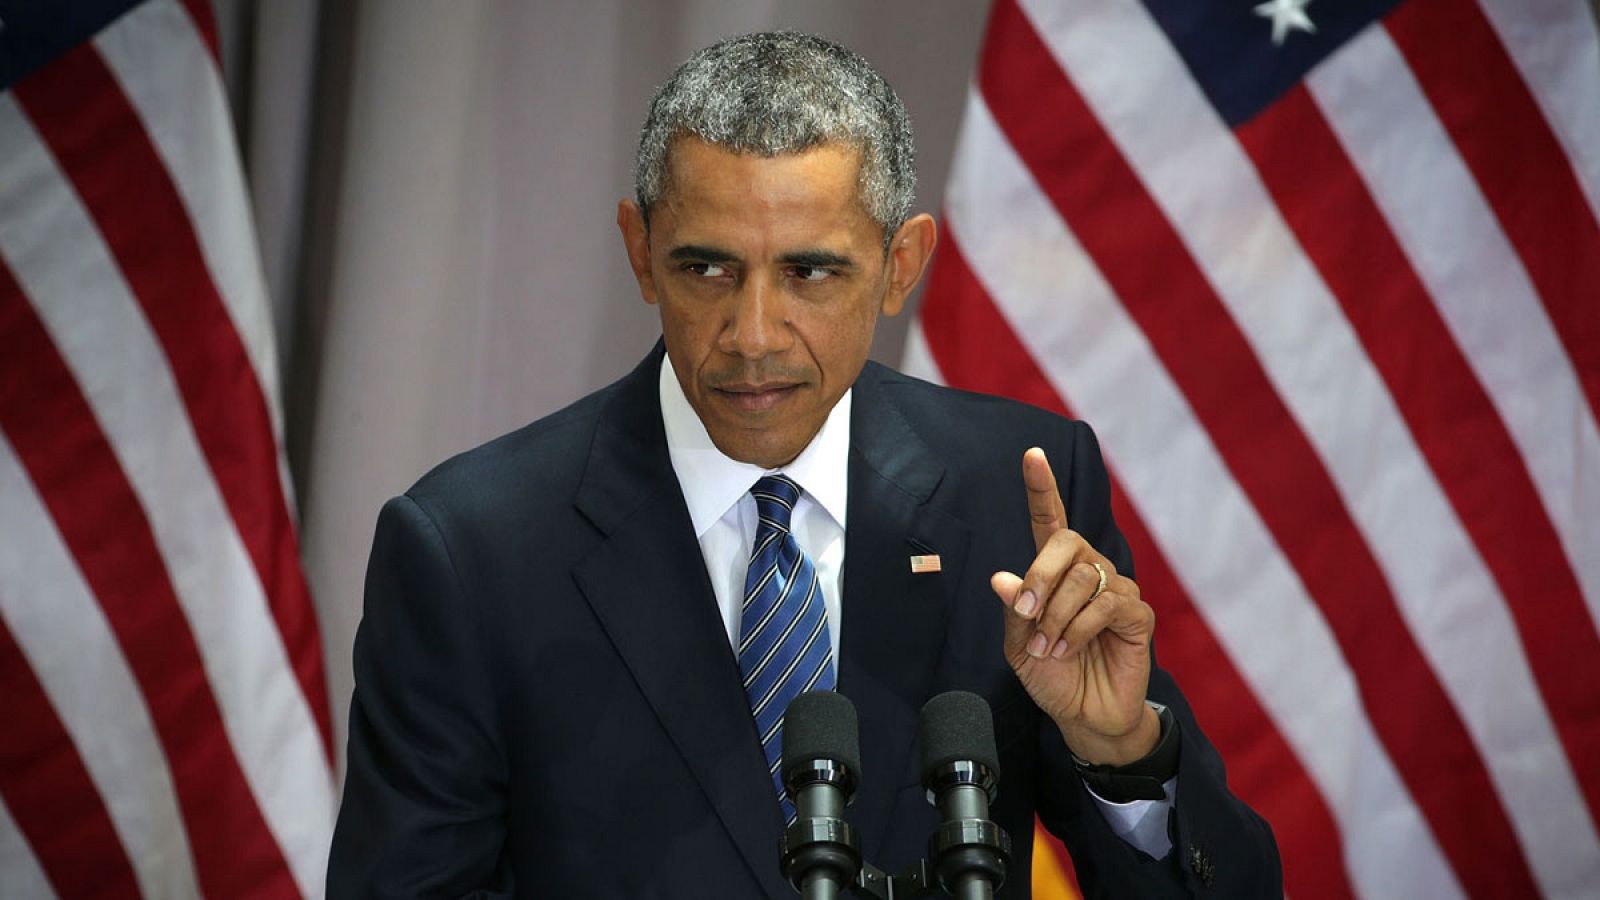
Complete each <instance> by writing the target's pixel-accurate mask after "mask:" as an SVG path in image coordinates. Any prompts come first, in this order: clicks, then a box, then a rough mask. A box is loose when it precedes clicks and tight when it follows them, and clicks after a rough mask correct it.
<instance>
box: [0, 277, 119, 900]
mask: <svg viewBox="0 0 1600 900" xmlns="http://www.w3.org/2000/svg"><path fill="white" fill-rule="evenodd" d="M5 277H6V275H5V272H4V269H3V263H0V281H3V279H4V278H5ZM5 290H6V287H5V286H4V285H3V284H0V292H4V291H5ZM40 599H42V598H40ZM29 601H30V602H32V601H33V598H29ZM0 697H4V698H5V704H6V722H5V729H6V739H5V740H3V741H0V799H3V800H4V801H5V804H6V808H7V809H9V810H10V811H11V817H12V818H13V819H15V820H16V823H17V829H18V830H19V831H21V832H22V836H23V837H24V838H25V839H27V842H28V845H29V846H30V847H31V848H32V850H33V855H34V857H35V858H36V859H38V860H39V867H40V868H42V869H43V870H44V874H45V877H46V878H48V879H49V881H50V886H51V887H52V888H54V889H55V892H56V894H57V895H58V896H62V897H91V896H93V897H133V898H137V897H139V896H140V894H139V882H138V880H137V879H136V878H135V877H134V874H133V865H132V864H131V863H130V862H128V852H127V850H125V849H123V846H122V841H121V839H120V838H118V837H117V831H116V829H115V828H114V827H112V825H111V816H110V814H108V813H107V812H106V807H105V803H104V802H103V801H102V800H101V799H100V792H99V791H98V790H96V789H95V786H94V782H93V781H91V780H90V779H89V772H88V770H87V769H85V768H84V766H83V758H82V757H80V756H79V755H78V748H77V747H76V746H74V745H73V743H72V737H71V736H70V735H68V734H67V728H66V726H65V725H63V724H62V722H61V717H60V716H58V715H56V710H55V707H54V706H52V705H51V704H50V697H49V695H47V694H46V693H45V689H44V685H42V684H40V683H39V679H38V677H37V676H36V675H34V673H33V669H32V668H31V667H30V666H29V665H28V660H27V659H26V658H24V657H23V655H22V648H21V647H19V646H17V641H16V638H15V637H13V636H12V634H11V629H10V628H8V627H7V626H6V621H5V619H4V617H0Z"/></svg>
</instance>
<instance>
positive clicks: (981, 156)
mask: <svg viewBox="0 0 1600 900" xmlns="http://www.w3.org/2000/svg"><path fill="white" fill-rule="evenodd" d="M1121 37H1122V36H1121V35H1119V34H1118V33H1116V32H1115V31H1112V32H1108V33H1105V34H1102V35H1101V36H1100V39H1102V40H1106V41H1108V42H1109V45H1110V46H1113V47H1115V46H1121V44H1120V40H1121ZM1125 62H1126V61H1125ZM946 203H947V204H948V206H949V223H948V224H949V230H950V232H951V233H952V234H953V235H954V238H953V239H954V240H957V241H959V242H960V243H961V247H962V249H963V250H964V251H965V254H966V257H967V259H968V260H970V261H971V266H972V270H973V274H974V275H975V276H976V277H977V278H978V280H979V281H980V282H981V283H982V284H983V285H984V288H985V290H986V291H987V292H988V294H989V296H990V297H991V298H993V300H994V302H995V303H996V305H997V306H998V307H999V308H1000V310H1001V313H1002V315H1004V316H1005V317H1006V318H1007V320H1008V321H1009V322H1010V323H1011V326H1012V328H1013V330H1014V331H1015V333H1016V334H1017V335H1018V337H1019V339H1021V340H1022V342H1023V343H1024V345H1025V346H1027V348H1028V350H1029V352H1030V354H1031V355H1032V357H1033V359H1034V360H1035V361H1037V362H1038V364H1039V365H1040V367H1041V368H1042V369H1043V371H1044V372H1045V374H1046V376H1047V377H1048V378H1049V379H1050V381H1051V382H1052V383H1053V384H1054V385H1055V387H1056V389H1057V390H1058V391H1060V392H1061V394H1062V395H1063V396H1064V397H1067V398H1068V399H1069V402H1070V403H1071V404H1072V405H1073V406H1074V407H1075V409H1076V411H1077V412H1078V413H1079V414H1081V415H1083V416H1084V417H1085V418H1087V419H1088V420H1090V421H1092V422H1094V424H1095V427H1096V428H1097V429H1098V431H1099V433H1100V436H1101V439H1102V443H1103V444H1104V446H1105V447H1106V448H1107V453H1108V455H1109V456H1110V457H1111V458H1113V459H1114V460H1115V461H1116V464H1117V469H1118V472H1119V473H1120V475H1121V476H1122V479H1123V485H1124V487H1125V488H1126V490H1127V491H1128V497H1129V500H1130V502H1131V503H1132V504H1133V505H1134V506H1135V507H1136V508H1137V509H1138V510H1139V514H1140V516H1141V518H1142V519H1143V520H1144V522H1145V524H1146V525H1148V526H1149V528H1150V532H1151V534H1152V536H1153V538H1154V539H1155V541H1156V542H1157V544H1159V545H1160V546H1161V548H1162V550H1163V552H1164V553H1165V555H1166V556H1167V557H1168V558H1169V559H1170V560H1171V562H1172V565H1173V570H1174V573H1175V574H1176V575H1177V577H1178V578H1179V579H1180V580H1181V581H1182V582H1183V584H1184V586H1185V589H1186V590H1187V591H1188V593H1189V595H1190V596H1191V597H1192V598H1193V599H1194V602H1195V605H1196V608H1197V610H1198V611H1199V613H1200V614H1201V615H1202V616H1203V617H1204V618H1205V619H1206V621H1207V622H1208V623H1209V625H1210V627H1211V629H1212V630H1213V631H1214V632H1215V633H1216V636H1217V639H1218V641H1219V642H1220V643H1221V644H1222V646H1223V647H1224V648H1225V649H1226V650H1227V652H1228V655H1229V657H1230V658H1231V659H1232V660H1233V661H1234V664H1235V665H1236V666H1238V668H1239V670H1240V672H1241V673H1242V674H1243V676H1244V677H1245V678H1246V680H1247V681H1248V682H1249V683H1250V684H1251V685H1252V686H1253V687H1254V689H1255V691H1256V692H1257V693H1258V695H1259V696H1260V698H1261V702H1262V705H1263V706H1264V707H1265V708H1266V709H1267V711H1268V712H1269V714H1270V715H1271V716H1272V718H1273V720H1274V722H1275V723H1276V724H1277V726H1278V729H1279V731H1280V733H1281V734H1282V735H1283V737H1284V739H1285V740H1286V741H1287V742H1288V744H1289V745H1290V746H1291V747H1292V748H1293V749H1294V751H1295V754H1296V756H1297V757H1298V758H1299V759H1300V761H1301V762H1302V764H1303V765H1304V766H1305V768H1306V771H1307V772H1308V773H1309V775H1310V776H1311V778H1312V779H1313V780H1314V781H1315V782H1316V784H1317V785H1318V788H1319V789H1320V791H1321V793H1322V795H1323V796H1324V797H1325V798H1326V799H1327V801H1328V805H1329V807H1330V809H1331V811H1332V814H1333V817H1334V819H1335V820H1336V821H1337V822H1338V824H1339V828H1340V831H1341V832H1342V835H1343V839H1344V842H1345V843H1344V848H1345V853H1346V858H1347V861H1348V865H1349V870H1350V874H1351V881H1352V883H1353V884H1354V885H1355V887H1356V889H1357V890H1358V891H1359V892H1360V893H1362V894H1363V895H1365V896H1373V897H1381V896H1408V897H1451V896H1459V895H1460V894H1461V888H1460V885H1459V884H1458V883H1457V881H1456V878H1455V875H1454V873H1453V872H1451V870H1450V868H1449V866H1448V865H1447V864H1446V862H1445V860H1444V858H1443V856H1442V854H1441V853H1440V851H1439V847H1438V846H1437V844H1436V843H1435V842H1434V839H1433V837H1432V835H1431V833H1430V832H1429V830H1428V827H1427V825H1426V824H1425V823H1424V821H1423V819H1422V816H1421V815H1420V813H1419V812H1418V810H1417V807H1416V805H1415V804H1414V802H1413V801H1412V798H1411V795H1410V793H1409V791H1408V789H1407V787H1406V785H1405V784H1404V782H1403V781H1402V780H1401V779H1400V777H1399V775H1398V774H1397V773H1396V771H1395V769H1394V767H1393V764H1392V763H1391V762H1390V760H1389V758H1388V756H1387V755H1386V754H1385V752H1384V750H1383V749H1382V747H1381V745H1380V744H1379V743H1378V739H1377V737H1376V735H1375V734H1374V733H1373V731H1372V727H1371V724H1370V723H1369V722H1368V721H1367V718H1366V715H1365V713H1364V712H1363V710H1362V706H1361V701H1360V699H1359V697H1358V695H1357V692H1356V685H1355V682H1354V679H1353V678H1352V676H1351V673H1350V671H1349V669H1348V668H1347V667H1346V665H1345V662H1344V659H1343V657H1342V656H1341V654H1340V651H1339V648H1338V645H1337V643H1336V642H1335V640H1334V638H1333V635H1332V634H1331V633H1330V632H1329V630H1328V628H1327V625H1326V623H1325V622H1324V620H1323V618H1322V614H1321V611H1320V610H1319V609H1318V608H1317V606H1316V604H1315V603H1314V602H1313V601H1312V600H1311V598H1310V597H1309V596H1308V595H1307V593H1306V590H1305V587H1304V585H1303V584H1302V583H1301V582H1300V580H1299V578H1298V577H1297V576H1296V574H1295V572H1294V570H1293V568H1292V567H1291V566H1290V565H1289V563H1288V562H1287V560H1286V559H1285V558H1284V556H1283V554H1282V552H1281V551H1280V550H1279V548H1278V547H1277V545H1276V544H1275V543H1274V542H1273V539H1272V536H1271V535H1270V534H1269V533H1268V531H1267V529H1266V527H1265V525H1264V524H1263V523H1262V522H1261V520H1260V518H1259V517H1258V516H1257V514H1256V512H1255V510H1254V508H1252V506H1251V505H1250V502H1249V499H1248V498H1247V497H1245V496H1244V494H1243V493H1242V492H1241V491H1240V490H1239V488H1238V486H1237V485H1236V484H1235V483H1234V481H1233V478H1232V476H1231V475H1230V474H1229V472H1228V469H1227V467H1226V466H1225V465H1224V464H1223V462H1222V460H1221V459H1220V458H1219V457H1218V455H1217V452H1216V450H1215V448H1214V447H1212V445H1211V444H1210V443H1209V442H1208V441H1207V439H1206V436H1205V431H1204V430H1203V429H1202V428H1201V426H1200V424H1199V423H1198V422H1197V421H1196V420H1195V418H1194V415H1193V413H1192V412H1191V410H1190V409H1189V407H1188V405H1187V403H1186V402H1185V401H1184V399H1183V397H1182V395H1181V393H1180V392H1179V391H1178V389H1177V387H1176V385H1174V384H1173V382H1172V381H1171V378H1170V376H1169V375H1168V374H1167V373H1166V371H1165V370H1164V369H1163V368H1161V367H1160V366H1159V364H1157V363H1156V362H1155V361H1154V354H1153V352H1152V351H1151V348H1150V347H1149V345H1148V343H1147V341H1146V340H1145V338H1144V335H1143V334H1142V333H1141V332H1140V331H1139V329H1138V327H1137V325H1135V324H1134V323H1133V322H1132V321H1131V320H1130V319H1129V318H1128V316H1127V314H1126V312H1125V311H1124V310H1123V308H1122V306H1121V305H1120V303H1119V302H1118V301H1117V299H1116V298H1115V297H1114V296H1113V295H1112V293H1111V290H1110V288H1109V287H1108V286H1107V285H1106V284H1105V282H1104V280H1103V279H1102V278H1101V276H1100V273H1099V272H1098V271H1097V270H1096V269H1095V267H1094V265H1093V263H1092V262H1091V261H1090V260H1089V258H1088V257H1087V255H1086V254H1085V253H1084V251H1083V248H1082V247H1081V246H1080V245H1079V244H1078V243H1077V241H1076V239H1075V238H1074V237H1073V236H1072V235H1071V234H1070V233H1069V232H1068V231H1067V230H1066V228H1065V226H1064V224H1063V223H1062V221H1061V220H1060V218H1059V217H1058V216H1057V215H1056V213H1055V211H1054V210H1053V209H1052V208H1051V207H1050V206H1049V205H1048V204H1047V202H1046V201H1045V200H1044V198H1043V197H1042V196H1041V194H1040V191H1039V188H1038V186H1037V185H1036V184H1035V183H1034V181H1033V180H1032V177H1031V176H1030V175H1029V174H1028V173H1027V172H1026V171H1025V170H1024V169H1023V167H1022V163H1021V161H1020V160H1018V159H1017V157H1016V156H1015V154H1014V153H1013V151H1012V149H1011V147H1010V146H1009V145H1008V144H1007V143H1006V142H1005V139H1004V137H1002V136H1001V134H1000V133H999V131H998V130H997V129H996V126H995V124H994V122H993V120H992V118H990V113H989V111H988V109H987V108H986V107H985V105H984V103H983V101H982V100H981V98H979V97H977V96H976V95H974V96H973V97H972V98H971V99H970V100H969V102H968V107H967V116H966V120H965V124H964V126H963V130H962V137H961V143H960V145H959V147H958V148H957V151H956V158H955V161H954V164H953V173H952V176H951V189H950V193H949V194H948V195H947V197H946ZM1063 285H1072V286H1074V287H1075V290H1074V293H1073V295H1072V296H1071V297H1070V298H1063V297H1062V286H1063ZM1130 398H1137V402H1134V403H1130V402H1129V399H1130ZM1267 610H1270V613H1266V612H1264V611H1267Z"/></svg>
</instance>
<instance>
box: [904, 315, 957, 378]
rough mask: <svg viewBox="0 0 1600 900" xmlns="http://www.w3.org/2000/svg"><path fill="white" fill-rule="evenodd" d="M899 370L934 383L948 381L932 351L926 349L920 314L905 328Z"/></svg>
mask: <svg viewBox="0 0 1600 900" xmlns="http://www.w3.org/2000/svg"><path fill="white" fill-rule="evenodd" d="M900 371H901V372H904V373H905V374H907V375H910V376H912V377H914V378H921V379H922V380H924V381H931V382H933V383H934V384H947V383H948V382H946V380H945V377H944V373H943V372H940V371H939V364H938V363H937V362H935V361H934V359H933V352H932V351H931V350H929V349H928V335H927V334H926V333H925V332H924V331H923V330H922V318H921V317H920V316H918V317H917V318H916V319H913V320H912V321H911V327H909V328H907V329H906V344H905V348H904V349H903V350H902V351H901V356H900Z"/></svg>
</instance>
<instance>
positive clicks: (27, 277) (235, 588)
mask: <svg viewBox="0 0 1600 900" xmlns="http://www.w3.org/2000/svg"><path fill="white" fill-rule="evenodd" d="M246 203H247V200H246V193H245V190H244V185H243V181H242V177H241V173H240V169H239V162H238V156H237V151H236V149H235V146H234V142H233V135H232V131H231V126H230V124H229V118H228V112H227V106H226V99H225V96H224V92H223V87H222V80H221V76H220V72H219V70H218V63H217V51H216V26H215V23H214V21H213V19H212V15H211V11H210V8H209V6H208V5H207V4H206V3H205V2H204V0H188V2H179V0H151V2H146V3H132V2H127V0H123V2H88V3H81V2H80V3H68V4H32V5H22V6H20V7H18V8H17V11H16V12H13V13H9V14H7V15H6V16H5V17H4V19H3V20H0V535H3V536H4V537H3V539H0V696H3V697H5V698H6V700H5V706H6V709H7V711H8V714H9V715H8V721H7V737H6V739H5V740H4V741H0V895H3V896H6V897H35V896H52V895H56V896H63V897H72V896H87V895H91V894H92V895H94V896H146V897H194V896H200V895H206V896H212V897H241V896H261V897H304V896H320V895H321V894H322V872H323V867H324V865H325V860H326V854H327V843H328V839H329V835H330V833H331V828H332V819H333V811H334V797H333V777H332V758H333V754H332V752H331V737H330V727H329V726H330V723H329V720H328V698H327V687H326V682H325V678H324V675H323V662H322V651H321V646H320V642H319V639H318V636H317V624H316V618H315V615H314V611H313V609H312V606H311V600H310V595H309V592H308V590H307V588H306V582H305V578H304V576H303V574H302V572H301V569H300V565H299V559H298V551H297V545H296V536H295V530H294V526H293V521H292V514H291V507H290V501H289V493H288V490H287V475H286V469H285V467H284V464H283V455H282V451H281V446H282V441H281V435H282V425H281V420H280V414H279V404H278V397H277V373H276V365H275V360H274V357H273V349H272V336H271V333H270V327H271V318H270V311H269V309H268V304H267V300H266V297H265V296H264V288H263V284H262V279H261V274H260V271H259V264H258V261H257V256H256V249H255V241H254V235H253V232H252V227H251V224H250V218H249V212H248V208H247V205H246Z"/></svg>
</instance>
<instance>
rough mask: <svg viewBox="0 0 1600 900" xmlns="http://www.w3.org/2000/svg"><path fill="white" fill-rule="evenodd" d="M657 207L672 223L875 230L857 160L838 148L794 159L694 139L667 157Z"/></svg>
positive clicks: (850, 149) (851, 151)
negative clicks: (663, 188)
mask: <svg viewBox="0 0 1600 900" xmlns="http://www.w3.org/2000/svg"><path fill="white" fill-rule="evenodd" d="M667 173H668V177H667V182H666V185H665V190H663V192H662V196H661V200H660V203H659V206H660V207H664V208H665V209H666V211H667V212H668V215H670V216H671V218H672V219H673V220H674V224H676V225H678V226H680V227H683V226H694V225H700V226H713V225H717V224H725V225H734V226H746V227H752V226H753V227H760V226H766V227H772V226H774V225H780V224H787V225H788V226H791V227H800V226H805V227H809V228H824V229H834V228H838V229H844V230H847V231H851V232H854V231H856V230H858V229H860V228H863V227H864V228H866V229H867V230H869V231H874V232H875V231H876V229H877V224H876V223H875V222H874V221H873V220H872V218H871V217H870V216H869V215H867V212H866V208H865V207H864V206H863V205H862V203H861V191H860V184H859V181H860V173H861V154H860V152H859V151H857V150H856V149H855V148H854V147H851V146H849V145H847V144H841V143H824V144H819V145H817V146H815V147H811V148H808V149H806V150H802V151H799V152H797V153H780V154H777V155H775V156H762V155H760V154H756V153H738V152H735V151H732V150H729V149H727V148H725V147H722V146H719V145H716V144H711V143H708V142H706V141H704V140H701V139H699V138H695V137H683V138H678V139H677V140H675V141H674V142H673V144H672V147H671V149H670V151H669V152H668V156H667Z"/></svg>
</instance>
